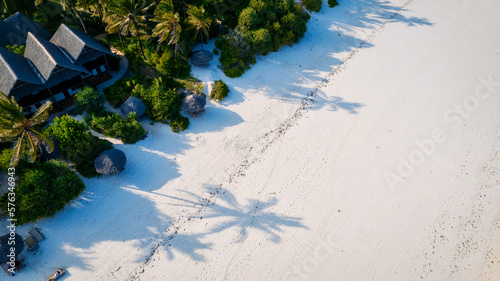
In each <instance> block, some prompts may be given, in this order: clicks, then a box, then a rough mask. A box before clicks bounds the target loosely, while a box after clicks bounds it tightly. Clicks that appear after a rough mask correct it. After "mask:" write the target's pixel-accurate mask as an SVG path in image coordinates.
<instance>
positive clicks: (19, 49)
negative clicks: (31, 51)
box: [5, 45, 26, 56]
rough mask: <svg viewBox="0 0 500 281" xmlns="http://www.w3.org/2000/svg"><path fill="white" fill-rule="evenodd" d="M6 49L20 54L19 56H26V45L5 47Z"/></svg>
mask: <svg viewBox="0 0 500 281" xmlns="http://www.w3.org/2000/svg"><path fill="white" fill-rule="evenodd" d="M5 48H7V49H8V50H10V51H12V52H14V53H16V54H18V55H21V56H24V50H25V49H26V46H25V45H12V46H10V45H7V46H5Z"/></svg>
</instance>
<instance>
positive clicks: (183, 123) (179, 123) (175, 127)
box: [170, 114, 189, 133]
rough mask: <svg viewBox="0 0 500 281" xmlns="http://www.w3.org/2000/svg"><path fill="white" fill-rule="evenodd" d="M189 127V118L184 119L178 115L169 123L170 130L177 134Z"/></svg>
mask: <svg viewBox="0 0 500 281" xmlns="http://www.w3.org/2000/svg"><path fill="white" fill-rule="evenodd" d="M188 127H189V118H187V117H184V116H182V115H180V114H178V115H176V116H175V117H174V118H173V119H172V121H170V128H172V131H174V132H176V133H179V132H182V131H184V130H186V129H187V128H188Z"/></svg>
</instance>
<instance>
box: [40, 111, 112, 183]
mask: <svg viewBox="0 0 500 281" xmlns="http://www.w3.org/2000/svg"><path fill="white" fill-rule="evenodd" d="M45 133H46V134H47V135H53V136H55V137H56V138H57V140H59V142H60V145H61V151H62V154H63V157H64V158H65V159H66V160H68V161H71V162H72V163H74V164H75V167H76V170H77V171H78V172H79V173H80V174H81V175H82V176H84V177H87V178H91V177H95V176H99V174H98V173H97V172H96V170H95V168H94V159H95V158H97V156H99V154H100V153H101V152H102V151H104V150H107V149H110V148H113V145H112V144H111V143H110V142H109V141H107V140H103V139H100V138H98V137H96V136H94V135H92V134H91V133H90V132H89V128H88V127H87V125H86V124H85V123H84V122H83V121H78V120H75V119H73V118H71V117H70V116H69V115H64V116H62V117H60V118H59V117H56V118H55V119H54V124H52V125H50V127H48V128H47V130H46V132H45Z"/></svg>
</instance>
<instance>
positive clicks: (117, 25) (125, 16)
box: [105, 0, 153, 59]
mask: <svg viewBox="0 0 500 281" xmlns="http://www.w3.org/2000/svg"><path fill="white" fill-rule="evenodd" d="M152 5H153V4H151V5H147V4H146V2H144V0H122V1H113V2H111V3H109V5H108V6H107V13H106V14H107V15H106V18H105V21H106V22H107V23H108V26H106V31H107V32H108V33H116V32H119V33H120V34H122V35H128V34H131V35H134V36H136V37H137V40H138V41H139V46H140V48H141V53H142V56H143V57H144V59H145V58H146V56H145V55H144V48H143V46H142V41H141V37H140V36H139V33H140V30H139V25H142V23H143V22H144V21H146V16H145V15H144V14H145V13H146V11H147V10H148V9H149V8H150V7H151V6H152ZM122 44H123V43H122Z"/></svg>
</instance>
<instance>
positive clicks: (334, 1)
mask: <svg viewBox="0 0 500 281" xmlns="http://www.w3.org/2000/svg"><path fill="white" fill-rule="evenodd" d="M338 4H339V3H338V2H337V0H328V7H330V8H333V7H335V6H337V5H338Z"/></svg>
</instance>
